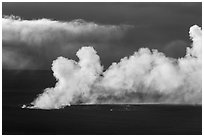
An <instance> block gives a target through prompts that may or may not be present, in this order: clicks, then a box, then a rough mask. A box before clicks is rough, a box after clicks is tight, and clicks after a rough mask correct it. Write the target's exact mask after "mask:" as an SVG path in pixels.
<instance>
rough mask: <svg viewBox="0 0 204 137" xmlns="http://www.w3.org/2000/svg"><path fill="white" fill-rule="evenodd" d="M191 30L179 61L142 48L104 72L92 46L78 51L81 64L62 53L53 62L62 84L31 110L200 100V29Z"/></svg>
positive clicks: (186, 102) (43, 96) (176, 102)
mask: <svg viewBox="0 0 204 137" xmlns="http://www.w3.org/2000/svg"><path fill="white" fill-rule="evenodd" d="M189 34H190V37H191V39H192V41H193V43H192V47H191V48H187V50H186V56H185V57H183V58H180V59H173V58H168V57H166V56H165V55H164V54H163V53H161V52H158V51H157V50H152V51H151V50H149V49H148V48H141V49H139V50H138V51H137V52H135V53H134V54H133V55H132V56H129V57H125V58H123V59H121V61H120V62H119V63H113V64H112V65H111V66H110V67H109V68H108V69H107V70H106V71H105V72H103V66H101V64H100V58H99V56H98V55H97V53H96V51H95V50H94V49H93V48H92V47H82V48H81V49H80V50H79V51H78V52H77V53H76V55H77V57H78V58H79V61H78V62H76V61H74V60H71V59H67V58H64V57H58V58H57V59H56V60H54V61H53V64H52V70H53V75H54V76H55V77H56V79H57V81H58V82H57V83H56V85H55V87H52V88H47V89H45V90H44V93H42V94H40V95H39V96H38V97H37V98H36V99H35V100H34V101H33V102H32V103H31V104H32V106H30V108H40V109H59V108H62V107H65V106H67V105H71V104H78V103H83V104H95V103H96V104H109V103H113V104H116V103H171V104H174V103H175V104H201V102H202V96H201V94H202V50H201V46H202V31H201V28H200V27H198V26H196V25H194V26H192V27H191V28H190V31H189Z"/></svg>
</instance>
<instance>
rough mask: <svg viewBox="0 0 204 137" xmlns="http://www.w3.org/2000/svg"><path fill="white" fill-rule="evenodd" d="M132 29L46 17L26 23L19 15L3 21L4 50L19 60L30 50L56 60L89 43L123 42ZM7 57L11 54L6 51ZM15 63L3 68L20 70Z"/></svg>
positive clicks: (5, 63) (8, 17) (7, 17)
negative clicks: (57, 57) (125, 35)
mask: <svg viewBox="0 0 204 137" xmlns="http://www.w3.org/2000/svg"><path fill="white" fill-rule="evenodd" d="M131 27H133V26H130V25H101V24H97V23H94V22H86V21H84V20H82V19H77V20H72V21H66V22H63V21H56V20H50V19H45V18H44V19H35V20H23V19H21V18H20V17H16V16H4V17H3V18H2V42H3V49H6V50H7V51H9V52H10V53H11V52H13V53H12V54H15V55H18V58H22V57H23V56H24V54H26V53H27V52H26V51H29V52H30V51H33V53H34V52H36V53H35V54H37V55H35V56H41V58H50V57H49V56H54V57H55V58H56V55H58V56H59V54H61V55H63V54H64V53H65V52H66V53H67V52H73V51H74V49H76V50H77V49H78V48H80V47H81V46H83V45H85V44H86V43H92V42H96V43H97V42H98V43H108V42H109V41H113V40H119V39H121V37H123V36H124V33H125V32H126V31H127V30H128V29H129V28H131ZM8 47H9V48H8ZM17 52H20V54H17ZM45 53H47V54H48V55H47V56H46V57H44V56H45V55H46V54H45ZM4 56H6V57H8V56H9V55H7V53H6V52H5V53H4V52H3V57H4ZM25 56H26V57H27V59H28V61H30V62H31V63H32V62H33V61H32V59H33V58H35V56H29V55H25ZM12 62H15V61H14V59H13V58H10V59H9V60H8V62H3V67H4V66H7V68H20V67H19V66H18V64H12ZM22 64H24V63H23V60H19V65H20V66H23V65H22ZM16 65H17V66H16ZM24 66H25V67H29V66H27V65H24Z"/></svg>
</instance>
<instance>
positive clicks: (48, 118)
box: [2, 70, 202, 135]
mask: <svg viewBox="0 0 204 137" xmlns="http://www.w3.org/2000/svg"><path fill="white" fill-rule="evenodd" d="M2 79H3V80H2V132H3V134H4V135H6V134H29V135H31V134H38V135H39V134H40V135H41V134H49V135H50V134H72V135H83V134H86V135H87V134H93V135H101V134H102V135H103V134H114V135H120V134H121V135H126V134H144V135H151V134H165V135H170V134H174V135H175V134H176V135H177V134H184V135H185V134H201V131H202V107H201V106H185V105H179V106H176V105H86V106H83V105H81V106H80V105H79V106H71V107H66V108H64V109H60V110H35V109H22V108H21V106H22V105H23V104H25V103H30V102H31V101H33V99H34V98H36V96H37V95H38V94H40V93H42V89H45V88H47V87H52V86H54V84H55V79H54V77H53V76H52V72H51V71H23V72H18V71H8V70H7V71H5V70H3V71H2Z"/></svg>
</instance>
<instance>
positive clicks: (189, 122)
mask: <svg viewBox="0 0 204 137" xmlns="http://www.w3.org/2000/svg"><path fill="white" fill-rule="evenodd" d="M201 110H202V107H201V106H184V105H182V106H181V105H180V106H175V105H76V106H71V107H66V108H64V109H60V110H36V109H22V108H20V107H12V106H3V112H2V113H3V114H2V115H3V119H2V121H3V123H2V131H3V134H72V135H73V134H76V135H81V134H94V135H100V134H114V135H120V134H122V135H124V134H145V135H149V134H167V135H170V134H201V130H202V111H201Z"/></svg>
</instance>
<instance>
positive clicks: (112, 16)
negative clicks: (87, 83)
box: [2, 2, 202, 69]
mask: <svg viewBox="0 0 204 137" xmlns="http://www.w3.org/2000/svg"><path fill="white" fill-rule="evenodd" d="M2 7H3V10H2V14H3V15H14V16H19V17H21V19H22V20H34V19H42V18H46V19H52V20H56V21H60V22H62V24H63V22H70V21H72V20H75V19H83V21H84V22H86V23H90V22H94V23H95V24H97V25H99V26H103V27H100V28H98V29H97V30H96V31H95V30H94V31H93V32H92V31H91V32H90V33H89V32H88V33H87V36H86V33H85V34H84V33H83V34H81V33H82V32H81V31H80V32H78V34H77V35H74V36H73V34H72V35H71V36H70V35H67V34H66V35H63V38H62V36H61V33H62V32H61V31H59V32H58V31H52V30H53V29H52V27H51V28H50V29H49V30H50V31H51V32H50V33H53V35H54V38H53V36H52V37H51V38H50V37H49V39H48V38H47V37H46V40H44V39H43V40H41V42H40V44H39V45H36V43H35V40H36V39H37V38H36V37H37V35H39V33H40V34H42V33H44V32H45V31H47V28H46V23H44V25H43V26H42V25H41V26H42V27H41V26H37V25H35V27H36V26H37V28H38V29H39V31H37V30H36V29H34V32H30V30H32V29H29V33H28V34H29V35H32V37H31V38H29V35H28V36H26V39H31V41H34V42H33V43H30V41H29V42H27V41H26V40H24V41H22V40H19V39H22V38H19V37H18V39H17V38H16V39H15V40H13V39H12V40H11V38H7V37H8V35H9V36H11V37H12V38H13V37H14V36H13V35H14V34H15V36H16V35H17V34H19V32H21V34H22V32H24V31H23V30H25V29H24V28H29V27H31V28H34V27H32V25H30V24H31V23H30V24H29V25H30V26H29V25H28V26H27V24H26V23H24V24H23V25H24V26H23V25H22V23H21V25H19V26H21V27H19V29H16V28H17V27H16V26H15V25H16V24H9V25H13V28H14V29H9V28H11V26H9V28H7V26H6V25H8V23H7V22H6V23H5V24H4V23H3V33H2V34H3V36H2V37H3V51H2V52H3V53H2V56H3V68H4V69H50V67H51V63H52V60H54V59H56V58H57V57H58V56H64V57H69V58H73V59H76V56H75V52H76V51H77V50H78V49H79V48H80V47H82V46H84V45H90V44H91V46H93V47H94V48H95V49H96V50H97V52H98V54H99V55H100V58H101V61H102V64H103V65H104V66H105V68H107V67H108V66H109V65H110V64H111V63H112V62H113V61H117V62H118V61H119V60H120V58H122V57H125V56H129V55H132V54H133V53H134V51H137V50H138V49H139V48H141V47H148V48H150V49H153V48H155V49H158V50H159V51H161V52H164V53H165V54H166V56H169V57H174V58H178V57H182V56H184V55H185V50H186V47H187V46H190V42H191V41H190V39H189V35H188V31H189V28H190V27H191V26H192V25H194V24H197V25H198V26H200V27H202V26H201V24H202V3H201V2H200V3H147V2H146V3H138V2H135V3H129V2H128V3H89V2H87V3H30V2H29V3H22V2H21V3H3V5H2ZM33 24H34V23H33ZM110 25H113V26H123V27H124V28H123V27H122V28H121V29H116V30H111V27H110ZM22 26H23V27H22ZM44 26H45V27H44ZM41 28H42V29H41ZM44 28H46V29H45V31H44ZM55 29H56V28H55ZM15 31H18V33H16V32H15ZM62 31H63V30H62ZM94 32H96V34H95V33H94ZM48 33H49V32H48ZM57 33H60V34H57ZM79 33H80V34H79ZM21 34H19V35H21ZM55 34H56V35H57V36H56V35H55ZM35 35H36V36H35ZM107 35H108V36H107ZM42 36H43V37H44V36H45V34H43V35H42ZM46 36H47V33H46ZM67 36H68V37H67ZM33 37H34V38H35V39H34V40H33ZM70 37H74V38H73V39H71V38H70ZM53 39H54V40H53ZM37 40H38V39H37ZM25 41H26V42H25ZM59 41H60V42H59ZM46 45H49V46H46ZM50 45H52V46H50ZM53 45H55V46H53ZM58 45H60V46H58ZM67 45H69V46H67ZM70 45H71V46H70ZM59 48H60V50H59ZM16 62H18V63H16ZM25 62H26V63H25Z"/></svg>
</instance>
